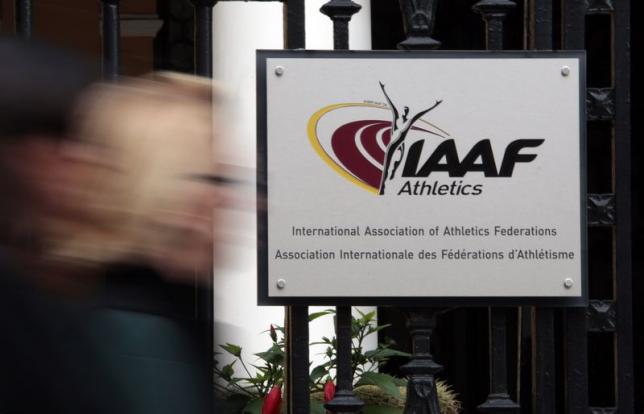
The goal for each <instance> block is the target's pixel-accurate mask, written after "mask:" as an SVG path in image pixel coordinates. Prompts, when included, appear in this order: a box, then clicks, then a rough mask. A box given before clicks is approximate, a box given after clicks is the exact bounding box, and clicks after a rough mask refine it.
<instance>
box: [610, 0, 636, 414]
mask: <svg viewBox="0 0 644 414" xmlns="http://www.w3.org/2000/svg"><path fill="white" fill-rule="evenodd" d="M629 19H630V2H629V1H628V0H617V2H616V4H615V14H614V21H613V33H614V35H613V39H614V44H613V78H614V86H615V109H616V111H615V129H614V142H615V150H614V151H615V154H614V157H615V158H614V163H613V166H614V167H613V168H614V173H613V174H614V177H615V184H614V191H615V197H616V206H617V223H616V226H615V233H614V235H615V238H614V240H615V301H616V305H617V315H618V316H619V318H618V319H617V321H618V326H617V333H616V334H615V335H616V338H615V341H616V345H617V347H616V348H617V364H616V367H617V384H616V387H617V406H618V409H619V412H620V414H631V413H633V410H634V407H633V392H634V390H633V382H634V378H633V306H632V305H633V303H632V260H631V259H632V244H631V243H632V242H631V158H630V156H631V119H630V87H631V85H630V79H631V78H630V75H631V74H630V65H631V59H630V20H629Z"/></svg>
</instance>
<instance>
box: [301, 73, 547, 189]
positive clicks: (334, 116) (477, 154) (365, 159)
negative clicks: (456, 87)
mask: <svg viewBox="0 0 644 414" xmlns="http://www.w3.org/2000/svg"><path fill="white" fill-rule="evenodd" d="M380 88H381V89H382V93H383V95H384V97H385V99H386V100H387V105H384V104H377V103H374V102H363V103H339V104H334V105H329V106H326V107H324V108H321V109H320V110H318V111H316V112H315V113H314V114H313V115H312V116H311V118H310V119H309V122H308V127H307V129H308V136H309V141H310V142H311V145H312V146H313V148H314V149H315V150H316V152H317V153H318V155H319V156H320V157H321V158H322V159H323V160H324V161H325V162H326V163H327V164H328V165H329V166H330V167H331V168H332V169H333V170H335V171H336V172H338V173H339V174H340V175H342V176H344V177H345V178H347V179H348V180H350V181H351V182H353V183H354V184H356V185H358V186H360V187H362V188H364V189H366V190H368V191H370V192H372V193H375V194H379V195H384V194H390V193H392V194H397V195H465V196H469V195H472V196H476V195H480V194H482V192H483V184H481V183H479V184H468V183H464V182H463V180H453V181H452V182H450V183H439V182H438V181H434V182H427V181H425V180H423V179H425V178H428V177H429V176H430V175H431V174H432V173H435V172H446V173H447V174H448V175H449V177H457V178H460V177H465V175H466V174H467V173H469V172H482V173H483V175H484V176H485V177H511V176H512V174H513V172H514V167H515V165H516V164H517V163H529V162H531V161H533V160H534V159H535V158H536V157H537V155H536V154H524V153H520V152H521V150H522V149H524V148H530V147H532V148H535V147H538V146H540V145H541V144H542V143H543V142H544V139H541V138H539V139H517V140H514V141H512V142H510V143H509V144H508V145H507V146H506V148H505V152H504V155H503V158H502V161H501V164H500V168H497V162H496V160H495V157H494V152H493V151H492V144H491V141H490V139H481V140H479V141H478V142H476V143H475V144H474V145H473V146H472V147H471V149H470V150H469V151H468V152H467V154H466V155H465V157H463V158H462V159H461V158H459V155H458V153H457V149H456V143H455V141H454V139H452V138H451V135H450V134H449V133H448V132H447V131H445V130H444V129H441V128H439V127H438V126H436V125H435V124H433V123H431V122H429V121H427V120H426V119H425V118H426V117H427V115H428V114H429V113H430V112H432V111H434V110H440V109H442V108H443V106H444V105H442V104H443V101H442V100H436V101H435V102H434V103H433V104H432V105H428V107H426V108H425V109H423V110H420V111H418V112H415V113H413V114H412V113H410V109H409V107H407V106H405V107H403V109H402V113H401V111H400V110H399V107H398V106H396V105H395V104H394V103H393V102H392V100H391V99H390V97H389V95H388V94H387V91H386V90H385V85H384V84H383V83H382V82H380ZM365 109H369V111H371V112H372V113H373V118H374V119H356V116H358V117H360V118H362V117H364V116H365V115H364V111H365ZM376 110H377V111H376ZM383 110H385V111H388V112H389V113H390V115H391V117H392V118H391V121H386V120H384V119H378V118H384V116H383V115H384V114H383V113H382V111H383ZM436 139H442V141H441V142H440V143H439V144H438V145H437V146H436V148H435V149H434V150H433V151H432V152H431V154H430V155H429V156H427V155H426V154H425V153H424V151H423V148H424V147H425V145H426V143H427V146H430V145H432V144H433V143H431V142H427V141H430V140H436ZM425 152H426V151H425ZM396 177H399V178H404V179H406V180H404V183H403V184H402V186H400V187H399V188H393V190H392V189H391V188H389V187H390V185H391V184H392V183H393V182H394V180H395V179H396Z"/></svg>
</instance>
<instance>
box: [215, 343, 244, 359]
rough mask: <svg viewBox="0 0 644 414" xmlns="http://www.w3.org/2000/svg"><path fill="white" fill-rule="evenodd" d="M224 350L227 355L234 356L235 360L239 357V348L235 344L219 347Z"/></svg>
mask: <svg viewBox="0 0 644 414" xmlns="http://www.w3.org/2000/svg"><path fill="white" fill-rule="evenodd" d="M219 346H220V347H222V348H223V349H224V351H226V352H228V353H229V354H231V355H233V356H236V357H237V358H239V357H241V351H242V349H241V346H239V345H235V344H229V343H226V345H219Z"/></svg>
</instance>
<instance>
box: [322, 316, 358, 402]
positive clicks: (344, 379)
mask: <svg viewBox="0 0 644 414" xmlns="http://www.w3.org/2000/svg"><path fill="white" fill-rule="evenodd" d="M336 338H337V347H338V348H337V377H336V378H337V391H336V393H335V396H334V397H333V399H332V400H331V401H329V402H328V403H326V404H324V407H325V408H326V409H327V410H329V411H331V412H333V413H355V412H358V411H360V410H361V409H362V407H363V406H364V403H363V402H362V401H360V399H359V398H358V397H356V396H355V395H354V394H353V391H352V389H353V372H351V341H352V337H351V306H338V307H337V310H336Z"/></svg>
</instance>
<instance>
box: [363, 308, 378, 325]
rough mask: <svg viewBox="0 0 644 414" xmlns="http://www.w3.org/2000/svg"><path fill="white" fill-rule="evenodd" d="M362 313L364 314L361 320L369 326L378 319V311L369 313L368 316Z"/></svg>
mask: <svg viewBox="0 0 644 414" xmlns="http://www.w3.org/2000/svg"><path fill="white" fill-rule="evenodd" d="M360 313H361V314H362V318H360V319H362V320H363V321H364V322H366V323H367V324H368V323H369V322H371V321H372V320H373V319H374V318H375V317H376V311H371V312H369V313H367V314H364V313H362V312H360Z"/></svg>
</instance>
